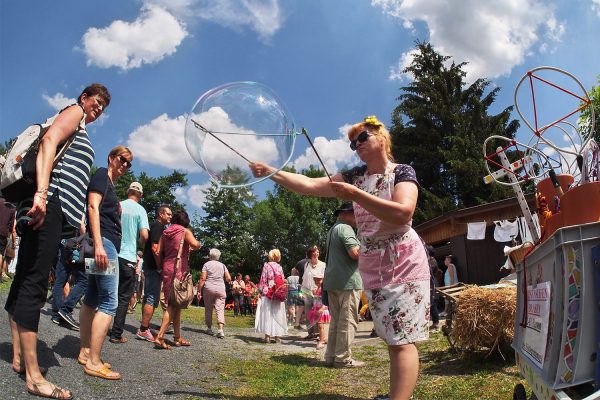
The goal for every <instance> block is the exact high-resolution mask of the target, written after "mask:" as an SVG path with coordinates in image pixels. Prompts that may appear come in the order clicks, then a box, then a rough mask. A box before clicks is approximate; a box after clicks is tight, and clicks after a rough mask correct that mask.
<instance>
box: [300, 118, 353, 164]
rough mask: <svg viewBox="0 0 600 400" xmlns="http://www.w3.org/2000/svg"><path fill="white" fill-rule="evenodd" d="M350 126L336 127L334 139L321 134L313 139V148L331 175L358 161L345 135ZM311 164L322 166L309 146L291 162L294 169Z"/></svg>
mask: <svg viewBox="0 0 600 400" xmlns="http://www.w3.org/2000/svg"><path fill="white" fill-rule="evenodd" d="M350 127H351V125H344V126H342V127H340V128H339V129H338V130H339V136H338V137H337V138H336V139H332V140H329V139H327V138H325V137H323V136H318V137H316V138H315V139H314V140H313V144H314V145H315V148H316V149H317V151H318V152H319V155H320V156H321V159H322V160H323V163H324V164H325V167H326V168H327V171H328V172H329V174H331V175H334V174H336V173H337V172H338V171H339V170H340V169H341V168H343V167H345V166H352V165H354V164H357V163H358V162H359V161H360V160H359V159H358V157H357V156H356V153H355V152H353V151H352V149H350V142H349V140H348V138H347V136H346V134H347V133H348V130H349V129H350ZM311 165H314V166H317V167H319V168H322V167H321V163H320V162H319V159H318V158H317V156H316V155H315V152H314V151H313V149H312V148H311V147H310V146H309V147H308V148H307V149H306V151H305V152H304V154H302V155H301V156H299V157H298V158H297V159H296V160H295V161H294V162H293V166H294V167H295V168H296V170H298V171H300V170H302V169H305V168H308V167H309V166H311Z"/></svg>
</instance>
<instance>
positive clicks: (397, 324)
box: [250, 116, 429, 400]
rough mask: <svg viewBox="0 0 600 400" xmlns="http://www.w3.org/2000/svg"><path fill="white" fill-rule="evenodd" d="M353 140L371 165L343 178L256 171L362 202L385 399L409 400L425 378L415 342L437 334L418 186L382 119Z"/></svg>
mask: <svg viewBox="0 0 600 400" xmlns="http://www.w3.org/2000/svg"><path fill="white" fill-rule="evenodd" d="M348 139H350V148H351V149H352V150H355V151H356V153H357V154H358V156H359V157H360V159H361V160H362V161H363V162H364V165H361V166H358V167H355V168H352V169H350V170H349V171H346V172H344V173H338V174H336V175H334V176H332V180H331V181H330V180H329V179H328V178H327V177H322V178H310V177H307V176H304V175H300V174H296V173H291V172H286V171H277V170H276V169H275V168H273V167H271V166H268V165H266V164H264V163H259V162H253V163H251V164H250V168H251V169H252V173H253V174H254V176H256V177H263V176H269V175H271V174H273V175H272V176H271V179H272V180H273V181H275V182H276V183H278V184H280V185H282V186H284V187H286V188H287V189H289V190H291V191H293V192H296V193H300V194H304V195H312V196H321V197H338V198H340V199H342V200H346V201H352V202H353V203H354V215H355V217H356V223H357V229H358V239H359V241H360V253H359V258H358V268H359V271H360V274H361V277H362V280H363V285H364V288H365V289H366V293H367V297H368V299H369V308H370V310H371V315H372V317H373V324H374V326H375V329H376V331H377V334H378V335H379V337H381V338H382V339H383V340H384V341H385V342H386V344H387V345H388V350H389V356H390V393H389V395H386V396H383V397H380V398H390V399H393V400H401V399H409V398H410V397H411V395H412V392H413V390H414V388H415V385H416V383H417V376H418V373H419V354H418V351H417V347H416V346H415V342H418V341H421V340H426V339H428V337H429V331H428V323H429V264H428V262H427V255H426V253H425V248H424V247H423V245H422V244H421V241H420V240H419V236H418V235H417V233H416V232H415V231H414V230H413V229H412V227H411V224H412V216H413V214H414V212H415V207H416V205H417V198H418V194H419V187H418V181H417V177H416V174H415V171H414V170H413V168H412V167H411V166H409V165H404V164H396V163H394V161H393V157H392V140H391V137H390V134H389V132H388V131H387V130H386V129H385V127H384V125H383V124H382V123H381V122H380V121H378V120H377V118H376V117H375V116H369V117H367V118H365V119H364V120H363V121H362V122H359V123H357V124H354V125H353V126H352V127H351V128H350V129H349V131H348ZM348 367H352V365H348Z"/></svg>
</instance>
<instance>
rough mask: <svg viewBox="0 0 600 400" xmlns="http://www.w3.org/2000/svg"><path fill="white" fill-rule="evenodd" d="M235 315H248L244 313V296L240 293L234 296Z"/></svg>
mask: <svg viewBox="0 0 600 400" xmlns="http://www.w3.org/2000/svg"><path fill="white" fill-rule="evenodd" d="M233 304H234V305H233V315H238V314H240V315H244V314H246V313H245V312H244V311H245V310H244V309H243V308H242V307H244V294H243V293H239V294H234V295H233Z"/></svg>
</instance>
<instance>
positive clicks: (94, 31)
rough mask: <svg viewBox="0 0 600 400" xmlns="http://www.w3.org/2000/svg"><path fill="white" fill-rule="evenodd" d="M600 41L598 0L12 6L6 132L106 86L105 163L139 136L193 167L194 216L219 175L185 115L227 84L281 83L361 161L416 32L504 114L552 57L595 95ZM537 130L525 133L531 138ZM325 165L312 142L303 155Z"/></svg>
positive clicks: (1, 5)
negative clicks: (188, 138)
mask: <svg viewBox="0 0 600 400" xmlns="http://www.w3.org/2000/svg"><path fill="white" fill-rule="evenodd" d="M598 37H600V0H573V1H570V2H560V1H537V0H521V1H514V0H496V1H489V2H481V1H479V0H461V1H440V0H419V1H415V0H413V1H408V0H404V1H401V0H395V1H394V0H372V1H363V0H329V1H323V0H302V1H277V0H265V1H258V0H220V1H208V0H170V1H167V0H131V1H122V0H104V1H103V2H101V3H99V2H81V1H70V0H57V1H52V2H49V1H45V0H19V1H16V0H3V1H1V2H0V93H1V97H0V138H1V139H2V140H3V141H4V140H8V139H9V138H11V137H13V136H15V135H16V134H17V133H19V132H20V131H21V130H23V129H24V128H25V127H26V126H27V125H29V124H31V123H34V122H40V121H43V120H44V119H45V118H46V117H48V116H50V115H52V114H53V113H54V111H55V110H56V109H59V108H60V107H61V106H63V105H64V104H68V103H69V99H73V98H75V97H76V96H77V95H78V94H79V93H80V91H81V90H82V88H83V87H85V86H86V85H87V84H89V83H91V82H101V83H103V84H105V85H106V86H107V87H108V88H109V90H110V92H111V94H112V98H113V100H112V102H111V105H110V107H109V108H108V109H107V111H106V113H105V115H104V116H103V117H102V118H101V119H100V120H99V121H96V123H94V124H93V125H90V127H89V130H88V131H89V133H90V137H91V139H92V142H93V144H94V147H95V149H96V155H97V162H98V163H99V164H100V165H102V162H103V160H104V159H105V157H106V154H107V153H108V151H109V149H110V148H111V147H113V146H115V145H117V144H126V145H128V146H129V147H130V148H131V149H132V150H133V153H134V157H135V159H134V172H136V173H139V172H140V171H142V170H143V171H146V172H148V173H149V174H150V175H152V176H158V175H164V174H168V173H170V172H171V171H172V170H173V169H174V168H177V169H184V170H187V171H189V174H188V180H189V183H190V186H189V187H187V188H185V189H184V190H181V191H178V193H177V195H178V197H179V199H180V200H181V201H183V202H185V203H187V204H188V206H189V207H190V208H191V209H192V210H194V209H197V207H199V206H200V205H201V204H202V201H203V195H202V190H203V189H204V188H205V187H206V186H207V181H208V175H207V174H206V173H203V172H202V170H201V168H200V167H198V166H197V165H196V164H195V163H194V162H193V161H192V159H191V158H190V156H189V155H188V153H187V151H186V148H185V145H184V132H183V129H184V122H185V117H186V115H187V114H188V113H189V112H190V110H191V108H192V106H193V105H194V103H195V102H196V100H197V99H198V97H199V96H200V95H201V94H202V93H204V92H205V91H207V90H209V89H211V88H213V87H215V86H219V85H222V84H225V83H227V82H233V81H243V80H249V81H257V82H260V83H263V84H265V85H267V86H269V87H271V88H272V89H273V90H274V91H275V92H276V93H277V94H278V96H279V97H280V98H281V99H282V100H283V101H284V102H285V103H286V104H287V107H288V108H289V110H290V112H291V114H292V115H293V118H294V120H295V122H296V125H297V126H298V127H306V129H307V130H308V132H309V134H310V135H311V137H313V139H314V142H315V146H316V147H317V149H318V150H319V152H320V154H321V156H322V157H323V158H324V159H325V162H326V164H327V166H328V168H329V169H331V170H332V171H333V172H335V170H336V169H337V168H340V167H341V166H343V165H345V164H348V163H353V162H354V158H353V155H352V152H351V151H350V149H349V148H348V145H347V140H346V139H345V136H343V133H344V129H345V127H347V126H348V124H352V123H355V122H358V121H360V120H361V119H362V118H363V117H364V116H366V115H370V114H375V115H377V116H378V117H379V118H380V119H381V120H382V121H384V122H385V123H386V125H389V122H390V115H391V112H392V110H393V108H394V107H395V106H396V105H397V100H396V98H397V96H398V95H399V94H400V91H399V88H400V87H401V86H403V85H405V84H406V83H408V81H409V79H410V77H407V76H403V75H402V74H401V73H400V72H399V71H400V70H401V68H402V66H403V65H406V63H407V62H409V61H410V52H411V50H412V49H413V48H414V42H415V41H416V40H427V41H430V42H431V43H432V44H433V45H434V47H435V48H436V49H438V50H439V51H440V52H442V53H444V54H448V55H451V56H453V57H454V61H456V62H462V61H467V62H469V64H468V66H467V67H466V69H467V71H468V77H469V79H470V80H473V79H475V78H478V77H487V78H489V79H490V80H491V81H492V82H493V85H497V86H499V87H501V88H502V90H501V92H500V95H499V97H498V99H497V101H496V103H495V105H494V110H493V111H494V112H497V111H499V110H501V109H503V108H505V107H507V106H510V105H512V104H513V92H514V88H515V86H516V84H517V82H518V81H519V79H520V78H521V77H522V76H523V74H524V73H525V72H526V71H527V70H529V69H531V68H534V67H537V66H540V65H551V66H556V67H559V68H563V69H565V70H567V71H569V72H571V73H572V74H574V75H575V76H577V77H578V78H579V79H580V80H581V81H582V83H583V85H584V86H585V87H586V88H587V89H589V88H591V86H592V85H593V84H596V82H597V76H598V74H600V52H599V51H598V47H597V45H596V38H598ZM565 84H566V85H568V83H565ZM537 100H538V109H539V115H540V116H541V117H540V118H542V119H546V120H548V121H550V120H553V118H554V116H555V115H559V114H561V113H562V114H561V115H563V114H566V113H563V112H562V108H565V107H566V108H569V107H568V106H567V105H565V102H567V101H568V100H566V99H562V98H560V97H559V96H557V95H556V94H555V93H551V92H548V93H544V92H543V91H540V93H539V95H538V96H537ZM563 100H564V101H563ZM525 102H526V101H525V100H524V103H525ZM524 108H525V109H526V108H527V107H524ZM513 117H514V118H517V117H518V115H517V114H516V113H515V114H514V115H513ZM530 136H531V134H530V132H529V131H528V130H527V128H525V127H522V128H521V132H520V133H519V137H520V138H522V140H523V141H527V140H528V138H529V137H530ZM415 140H418V138H415ZM316 162H317V160H316V158H315V157H314V155H313V154H312V152H311V151H309V150H308V149H307V144H306V141H305V140H304V139H303V138H302V137H298V140H297V142H296V149H295V152H294V155H293V157H292V163H293V164H294V165H295V166H297V167H299V168H302V167H306V166H307V165H309V164H311V163H313V164H316ZM267 187H268V185H265V184H259V185H256V186H255V187H254V190H255V192H256V193H257V194H259V195H260V193H261V192H262V191H264V189H265V188H267Z"/></svg>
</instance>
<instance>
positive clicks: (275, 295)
mask: <svg viewBox="0 0 600 400" xmlns="http://www.w3.org/2000/svg"><path fill="white" fill-rule="evenodd" d="M268 265H269V267H271V270H272V271H273V281H274V284H273V286H271V287H270V288H269V290H268V291H267V294H266V296H267V299H269V300H277V301H286V299H287V289H288V288H287V283H286V282H285V279H283V278H282V277H281V275H277V274H276V273H275V268H273V266H272V265H271V263H268Z"/></svg>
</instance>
